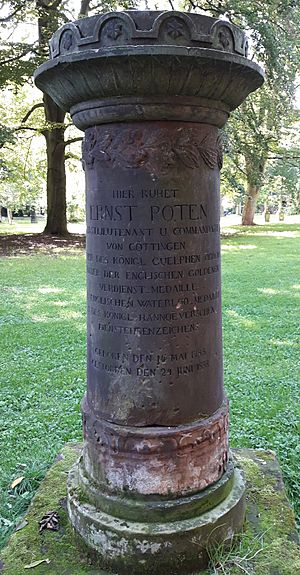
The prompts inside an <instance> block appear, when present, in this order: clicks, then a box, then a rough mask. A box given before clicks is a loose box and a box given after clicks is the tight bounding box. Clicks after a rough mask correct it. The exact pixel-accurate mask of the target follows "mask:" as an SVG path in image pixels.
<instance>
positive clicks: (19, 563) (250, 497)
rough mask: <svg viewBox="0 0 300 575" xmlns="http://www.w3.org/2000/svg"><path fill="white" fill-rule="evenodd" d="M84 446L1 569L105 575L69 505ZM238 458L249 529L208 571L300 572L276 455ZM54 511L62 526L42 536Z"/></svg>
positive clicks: (46, 488) (70, 454) (35, 507)
mask: <svg viewBox="0 0 300 575" xmlns="http://www.w3.org/2000/svg"><path fill="white" fill-rule="evenodd" d="M80 447H81V446H78V445H76V444H68V445H67V446H65V448H64V449H63V450H62V453H61V454H60V455H59V457H58V459H57V461H56V462H55V464H54V465H53V466H52V468H51V470H50V471H49V473H48V475H47V477H46V478H45V480H44V481H43V483H42V485H41V487H40V489H39V490H38V492H37V494H36V496H35V498H34V500H33V502H32V504H31V506H30V507H29V510H28V513H27V515H26V520H27V521H28V525H26V527H24V528H23V529H21V530H20V531H17V532H16V533H15V534H14V535H13V536H12V537H11V539H10V541H9V543H8V545H7V546H6V548H5V549H4V550H3V552H2V555H1V561H2V563H1V562H0V571H1V572H3V573H4V575H26V573H32V575H104V572H103V571H101V570H99V568H96V567H93V566H92V565H91V560H90V558H89V557H88V555H87V554H86V553H85V551H84V547H82V548H81V546H80V547H79V546H78V545H77V544H76V539H75V537H74V535H73V532H72V529H71V527H70V524H69V522H68V517H67V512H66V507H65V504H66V499H65V498H66V478H67V474H68V471H69V469H70V468H71V466H72V465H73V463H74V462H75V460H76V459H77V457H78V453H79V450H80ZM235 456H236V459H237V464H238V465H239V466H240V467H241V468H242V469H243V470H244V472H245V475H246V479H247V486H248V487H247V520H246V526H245V532H244V533H243V535H242V536H241V537H240V538H236V539H235V541H234V542H233V544H232V545H231V547H230V548H229V549H228V548H225V547H224V546H219V548H218V549H215V550H213V551H212V553H211V558H212V561H213V564H214V567H213V568H211V569H208V570H206V571H205V574H206V575H212V573H213V574H220V575H221V574H222V575H243V574H244V573H245V572H246V573H249V575H298V573H299V574H300V549H299V546H298V543H297V534H296V530H295V521H294V516H293V512H292V508H291V506H290V504H289V502H288V500H287V497H286V494H285V491H284V487H283V484H282V479H281V473H280V468H279V466H278V463H277V460H276V457H275V454H274V453H272V452H266V451H254V450H248V449H247V450H236V451H235ZM50 510H53V511H57V512H58V513H59V516H60V529H59V531H58V532H52V531H49V530H44V531H43V532H42V533H41V534H39V523H38V522H39V521H40V519H41V518H42V516H43V515H44V514H45V513H46V512H47V511H50ZM41 559H49V560H50V563H49V564H46V563H42V564H41V565H39V566H37V567H35V568H33V569H32V570H28V571H27V570H26V569H24V567H25V565H29V564H31V563H32V562H34V561H38V560H41ZM166 575H170V574H166ZM202 575H204V573H203V574H202Z"/></svg>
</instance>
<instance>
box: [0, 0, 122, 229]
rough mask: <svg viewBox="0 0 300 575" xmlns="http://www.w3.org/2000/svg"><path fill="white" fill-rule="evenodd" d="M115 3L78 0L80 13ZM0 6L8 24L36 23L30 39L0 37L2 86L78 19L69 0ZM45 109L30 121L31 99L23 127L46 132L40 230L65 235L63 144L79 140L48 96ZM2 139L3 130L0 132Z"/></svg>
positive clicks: (22, 76) (27, 71)
mask: <svg viewBox="0 0 300 575" xmlns="http://www.w3.org/2000/svg"><path fill="white" fill-rule="evenodd" d="M116 5H117V4H116V2H114V0H112V1H111V2H103V3H99V2H95V1H93V0H82V1H81V3H80V11H79V17H83V16H87V15H88V14H92V13H95V11H106V10H107V9H114V8H115V7H116ZM124 7H125V8H128V7H133V3H132V2H130V1H129V2H127V3H126V2H125V4H124ZM0 8H6V11H7V15H6V16H5V17H3V18H2V22H3V24H4V25H5V26H8V27H9V29H10V30H11V28H13V27H16V28H19V29H20V25H21V24H22V22H24V20H30V21H31V22H32V23H33V24H35V25H36V28H37V37H36V38H35V39H34V40H33V42H32V43H29V42H28V41H25V42H16V41H12V40H10V39H9V36H8V39H6V40H2V46H1V50H0V65H1V68H2V77H1V84H0V85H1V87H3V86H5V85H7V84H11V83H13V84H15V85H17V86H20V85H22V84H24V83H25V82H28V81H29V78H31V76H32V74H33V71H34V69H36V67H37V66H38V65H39V64H40V63H41V62H42V61H44V60H46V59H47V58H48V41H49V39H50V37H51V36H52V34H53V33H54V32H55V30H56V29H57V28H58V27H59V26H60V25H62V24H64V23H65V22H67V21H68V20H70V19H71V20H73V19H75V18H76V14H74V12H73V11H72V3H71V2H68V0H27V2H23V1H22V0H4V1H2V2H0ZM0 20H1V19H0ZM38 105H39V106H41V107H42V106H43V109H44V116H45V118H44V127H43V128H42V129H41V128H40V127H39V128H38V129H37V128H36V127H35V126H33V125H32V124H28V121H30V120H31V114H33V113H34V112H35V110H36V109H37V104H34V106H32V108H31V109H30V110H28V112H27V114H26V116H25V119H24V121H23V127H22V129H23V130H25V129H30V130H37V131H38V132H40V133H42V134H43V135H44V136H45V140H46V149H47V223H46V227H45V230H44V233H47V234H55V235H61V236H64V235H66V234H67V219H66V172H65V150H66V147H67V146H68V145H69V144H71V143H73V142H74V141H78V140H80V139H81V137H80V136H74V137H72V138H70V139H69V140H66V139H65V130H66V128H67V127H68V125H69V123H70V122H69V120H67V121H66V115H65V113H64V112H63V111H62V110H61V109H60V108H59V107H58V106H57V105H56V104H55V102H54V101H53V100H52V99H51V98H50V97H49V96H48V95H46V94H45V95H44V97H43V102H41V103H39V104H38ZM0 142H1V131H0Z"/></svg>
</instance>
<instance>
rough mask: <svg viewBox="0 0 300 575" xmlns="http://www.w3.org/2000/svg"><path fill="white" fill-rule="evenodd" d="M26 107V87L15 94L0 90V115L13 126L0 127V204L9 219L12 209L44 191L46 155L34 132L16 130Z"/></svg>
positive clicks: (10, 91) (30, 201)
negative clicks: (2, 128)
mask: <svg viewBox="0 0 300 575" xmlns="http://www.w3.org/2000/svg"><path fill="white" fill-rule="evenodd" d="M27 107H28V102H27V90H26V87H23V88H21V89H20V90H18V92H17V93H14V92H13V91H12V90H9V89H6V90H5V91H4V92H3V100H2V102H1V103H0V114H1V118H2V120H3V122H4V123H5V124H8V125H11V126H14V127H15V128H14V129H13V128H11V129H9V130H8V129H5V130H0V136H1V138H2V142H1V143H0V204H1V205H3V206H4V207H6V208H7V210H8V219H9V220H10V219H11V212H12V211H13V210H15V209H16V208H19V207H20V206H25V205H26V204H29V205H33V204H35V203H36V201H37V200H38V199H39V198H40V197H41V196H42V195H43V194H44V192H45V174H46V169H45V168H46V156H45V154H43V153H42V151H41V146H40V144H39V142H38V139H37V138H34V136H35V134H36V132H35V131H34V132H31V131H29V132H28V131H26V132H24V131H23V130H21V132H20V133H19V132H18V126H19V125H20V123H21V119H22V116H23V115H24V111H25V109H26V108H27ZM17 134H19V135H18V136H17ZM1 144H2V145H1ZM16 145H17V147H18V153H16Z"/></svg>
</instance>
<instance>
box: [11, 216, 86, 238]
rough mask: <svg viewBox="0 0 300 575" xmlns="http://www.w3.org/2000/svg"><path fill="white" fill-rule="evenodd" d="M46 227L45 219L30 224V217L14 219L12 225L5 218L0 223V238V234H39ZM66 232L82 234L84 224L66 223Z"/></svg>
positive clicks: (38, 219)
mask: <svg viewBox="0 0 300 575" xmlns="http://www.w3.org/2000/svg"><path fill="white" fill-rule="evenodd" d="M45 225H46V219H45V217H41V216H39V217H38V218H37V222H35V223H34V224H32V223H31V221H30V217H26V216H25V217H24V218H14V219H13V221H12V223H11V224H9V223H8V221H7V218H2V221H1V223H0V237H1V234H3V235H4V234H39V233H41V232H42V231H43V230H44V228H45ZM68 230H69V232H70V233H72V234H84V233H85V224H84V223H83V222H82V223H78V224H73V223H68Z"/></svg>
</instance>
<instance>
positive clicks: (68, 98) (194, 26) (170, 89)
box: [35, 10, 263, 129]
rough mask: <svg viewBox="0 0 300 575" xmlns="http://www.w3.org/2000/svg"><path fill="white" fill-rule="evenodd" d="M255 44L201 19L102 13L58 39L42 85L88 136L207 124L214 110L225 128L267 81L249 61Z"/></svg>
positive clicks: (40, 74) (40, 75)
mask: <svg viewBox="0 0 300 575" xmlns="http://www.w3.org/2000/svg"><path fill="white" fill-rule="evenodd" d="M247 44H248V42H247V38H246V36H245V34H244V33H243V32H242V31H241V30H240V29H239V28H237V27H236V26H233V25H232V24H230V23H229V22H226V21H224V20H216V19H215V18H209V17H207V16H203V15H199V14H184V13H182V12H174V11H172V12H151V11H146V12H138V11H134V10H131V11H128V12H114V13H108V14H104V15H103V14H101V15H97V16H94V17H92V18H84V19H81V20H79V21H77V22H73V23H68V24H66V25H65V26H63V27H62V28H60V29H59V30H58V31H57V32H56V33H55V34H54V36H53V39H52V41H51V57H52V59H51V60H50V61H49V62H46V63H45V64H43V65H42V66H40V67H39V69H38V70H37V72H36V75H35V81H36V84H37V86H38V87H39V88H40V89H41V90H44V91H46V92H48V93H49V94H50V95H51V96H52V97H53V99H54V100H55V101H56V102H57V103H58V104H59V105H60V106H61V107H62V108H63V109H65V110H68V111H69V110H70V111H71V115H72V118H73V121H74V123H75V124H76V125H77V126H78V127H79V128H81V129H85V128H87V127H88V126H93V125H95V124H98V123H103V122H115V121H117V122H120V121H126V120H137V119H140V120H143V119H145V120H151V119H152V120H156V119H158V117H159V118H160V119H171V120H175V119H177V120H180V119H181V120H182V119H185V120H187V121H205V119H206V117H207V113H208V111H209V110H213V112H214V114H213V116H214V118H213V119H212V120H211V121H212V123H213V125H217V126H219V127H221V126H222V125H224V123H225V122H226V120H227V118H228V114H229V112H230V110H232V109H234V108H236V107H237V106H239V105H240V104H241V102H242V101H243V100H244V99H245V98H246V96H247V95H248V94H249V92H251V91H253V90H255V89H256V88H258V87H259V86H260V85H261V84H262V82H263V77H262V71H261V69H260V68H259V66H257V64H255V63H254V62H252V61H250V60H247V59H246V57H245V56H247V52H248V47H247ZM75 77H76V81H74V78H75ZM237 86H238V87H237ZM174 97H175V99H176V102H175V101H174ZM176 103H177V104H178V105H180V108H181V109H180V110H178V107H177V109H176Z"/></svg>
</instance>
